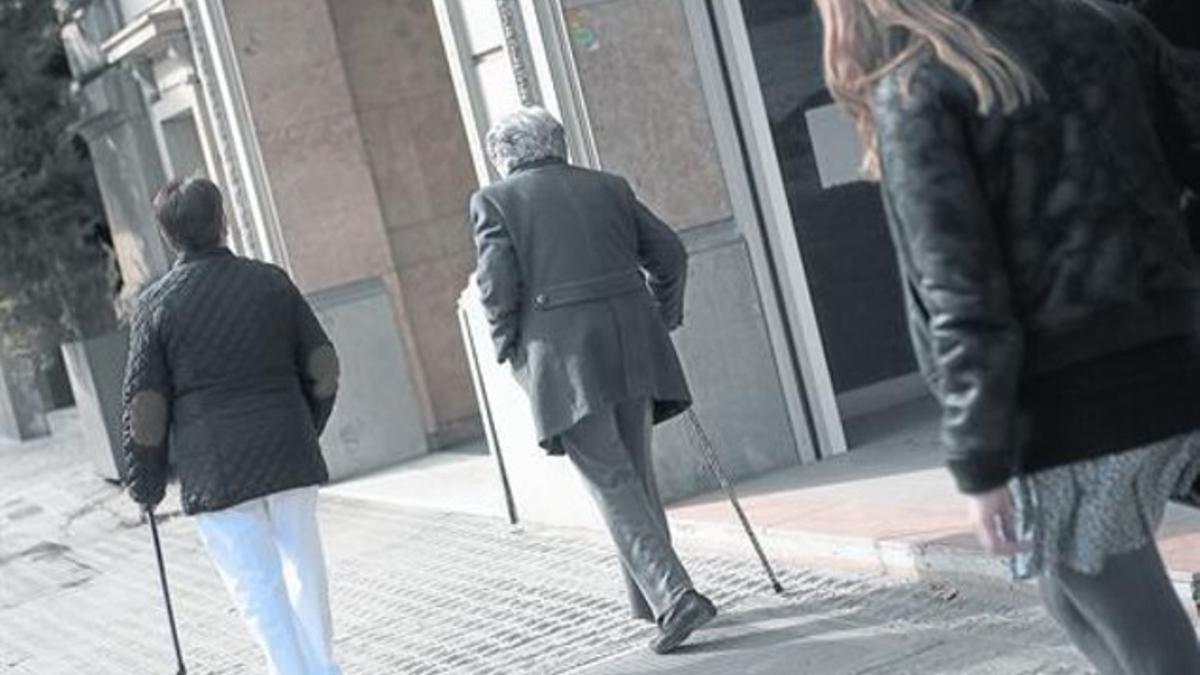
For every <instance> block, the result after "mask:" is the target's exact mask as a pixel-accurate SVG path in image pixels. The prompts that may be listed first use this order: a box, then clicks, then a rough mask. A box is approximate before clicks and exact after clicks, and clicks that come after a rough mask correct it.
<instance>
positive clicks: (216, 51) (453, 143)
mask: <svg viewBox="0 0 1200 675" xmlns="http://www.w3.org/2000/svg"><path fill="white" fill-rule="evenodd" d="M64 12H65V15H66V17H67V19H68V21H67V22H66V24H65V27H64V36H65V37H66V38H67V42H68V44H69V45H71V53H72V61H73V65H74V67H75V70H76V73H77V76H78V79H79V81H80V83H81V85H80V87H81V92H82V94H83V100H84V101H85V102H86V104H87V110H88V114H87V117H86V119H85V121H84V123H83V124H82V125H81V128H80V132H81V133H82V134H84V135H85V137H86V138H87V139H88V141H89V144H90V146H91V148H92V151H93V157H94V160H95V163H96V166H97V173H98V175H99V177H100V182H101V185H102V188H103V191H104V196H105V200H106V203H107V207H108V211H109V218H110V221H111V226H112V229H113V231H114V239H115V240H116V247H117V250H118V253H119V256H120V262H121V267H122V270H123V272H124V274H125V277H126V281H127V287H130V288H135V289H136V288H137V287H138V286H139V285H140V284H142V283H144V282H145V281H147V280H149V279H151V278H153V277H154V276H155V275H156V274H158V273H161V272H162V271H163V270H164V269H165V268H166V266H167V265H168V256H167V253H166V251H165V249H164V248H163V246H162V244H161V242H160V241H159V240H158V237H157V235H156V233H155V230H154V227H153V218H152V214H151V213H150V208H149V202H150V197H151V196H152V195H153V193H154V191H155V190H156V189H157V188H158V186H159V185H161V184H162V182H163V181H164V180H165V179H166V178H167V177H169V176H175V175H186V174H191V173H203V174H205V175H208V176H210V177H212V178H214V179H215V180H217V181H218V182H219V183H220V184H222V185H223V186H224V187H225V190H226V193H227V194H228V196H229V201H230V204H229V213H230V216H231V221H232V222H231V224H232V228H231V229H232V231H233V237H232V239H233V242H232V243H233V245H234V247H235V248H236V249H237V250H238V251H239V252H241V253H243V254H246V255H250V256H254V257H258V258H261V259H265V260H269V261H271V262H274V263H277V264H279V265H281V266H283V267H285V268H287V269H288V270H289V271H290V272H291V273H292V275H293V276H294V277H295V278H296V280H297V281H298V283H299V284H300V285H301V287H302V288H303V289H304V290H305V291H306V292H307V293H309V294H310V296H311V297H312V298H313V299H314V302H315V303H316V304H317V306H318V309H319V310H320V311H321V312H322V317H323V319H324V320H325V321H326V322H327V323H328V324H330V325H331V326H332V332H333V333H334V337H335V340H337V341H338V342H339V346H340V348H341V352H342V353H343V354H344V356H345V360H346V361H347V366H346V367H347V380H348V383H350V382H352V383H353V391H351V392H349V397H348V398H347V399H346V400H345V401H343V403H342V405H341V406H340V407H339V413H338V414H339V415H340V416H341V418H340V419H339V420H335V426H334V429H333V433H332V439H328V440H329V443H330V444H331V445H332V446H334V451H333V452H334V454H335V456H337V457H341V458H342V459H340V460H337V461H343V462H344V466H345V467H347V470H346V472H347V473H349V472H352V471H353V470H358V468H368V465H371V466H375V465H379V464H380V463H387V462H389V461H398V460H400V459H403V458H406V457H411V456H415V455H418V454H421V453H425V452H428V451H430V450H434V449H438V448H444V447H448V446H452V445H454V444H456V443H459V442H462V441H464V440H468V439H471V438H474V437H478V436H479V435H480V434H482V433H483V430H484V428H485V427H487V426H488V425H484V424H481V418H480V413H479V410H480V408H481V406H480V405H479V404H480V403H481V402H482V403H483V405H482V408H483V409H484V410H485V412H486V411H487V410H488V409H489V408H492V407H493V406H489V405H488V401H487V394H486V392H484V395H483V396H482V397H480V398H477V396H476V391H475V388H474V387H473V382H472V379H471V372H470V368H469V364H470V359H468V357H467V354H466V350H464V346H463V341H462V339H460V332H459V326H458V325H457V319H456V302H457V300H458V298H459V294H460V292H461V291H462V289H463V288H464V287H465V286H466V285H467V279H468V275H469V273H470V271H471V269H472V267H473V252H472V249H471V238H470V232H469V229H468V224H467V222H466V217H465V203H466V198H467V196H468V194H469V193H470V191H471V190H472V189H474V188H475V187H476V186H477V185H478V184H480V183H481V182H486V181H489V180H492V179H494V173H493V172H492V170H491V168H490V167H489V166H488V164H487V162H486V160H485V158H484V153H483V149H482V138H483V134H484V132H485V131H486V129H487V128H488V126H489V125H490V124H491V123H492V122H493V121H494V120H496V119H497V118H498V117H499V116H501V115H503V114H505V113H506V112H508V111H510V110H512V109H514V108H515V107H516V106H519V105H522V104H539V105H544V106H545V107H547V108H549V109H550V110H551V111H552V112H554V113H556V114H557V115H559V116H560V117H561V118H562V119H563V121H564V124H565V126H566V128H567V130H568V140H569V145H570V150H571V154H572V161H574V162H575V163H578V164H581V165H585V166H591V167H595V168H601V169H605V170H610V171H615V172H618V173H621V174H623V175H625V176H626V177H628V178H629V179H630V181H631V183H632V184H633V186H634V188H635V190H636V191H637V192H638V194H639V195H640V196H641V197H642V199H643V200H644V201H646V202H647V203H648V204H649V205H650V206H651V207H652V208H653V209H654V210H655V211H656V212H658V213H659V214H660V215H661V216H662V217H663V218H664V219H665V220H667V221H668V222H670V223H672V224H673V225H674V226H675V227H676V228H677V230H678V232H679V233H680V235H681V237H682V238H683V240H684V242H685V243H686V245H687V247H688V249H689V251H690V254H691V274H690V278H691V284H690V288H689V292H688V298H687V303H688V317H687V321H686V325H685V327H684V329H683V330H682V331H681V332H680V334H679V336H678V344H679V347H680V351H681V355H682V358H683V360H684V364H685V366H686V367H687V369H688V372H689V376H690V379H691V382H692V385H693V388H694V391H695V394H696V399H697V410H698V413H699V415H700V418H701V419H702V420H704V422H705V426H706V427H707V428H708V429H709V431H710V432H711V433H712V435H713V436H714V439H715V440H716V441H717V443H718V444H719V445H720V446H721V450H722V454H723V457H724V459H725V461H726V464H727V468H728V469H729V470H730V472H731V473H734V474H735V475H737V476H739V477H741V476H749V475H755V474H760V473H762V472H765V471H768V470H771V469H776V468H779V467H786V466H794V465H799V464H803V463H806V462H811V461H816V460H818V459H820V458H822V457H830V456H834V455H837V454H840V453H842V452H845V451H846V450H847V448H848V447H849V446H851V445H853V442H854V440H855V433H856V432H855V424H856V422H857V421H859V420H862V419H866V418H867V417H869V416H870V415H871V414H873V413H876V412H879V411H881V410H886V409H888V408H890V407H892V406H895V405H898V404H901V403H904V402H905V401H909V400H912V399H913V398H914V397H916V396H918V395H919V393H918V392H919V391H920V388H919V386H918V384H919V383H918V381H917V378H916V376H915V374H914V370H915V365H914V364H913V360H912V357H911V354H910V353H909V351H908V346H907V341H906V336H905V333H904V327H903V319H902V316H903V314H902V309H901V297H900V296H899V294H898V291H897V288H898V284H896V283H895V278H896V276H895V268H894V261H893V258H892V253H891V250H890V245H889V244H888V241H887V235H886V229H885V227H884V223H883V216H882V209H881V207H880V205H879V198H878V195H877V190H875V188H874V187H873V186H871V185H869V184H867V183H864V182H862V181H860V180H858V177H857V176H858V174H857V171H856V169H857V159H856V153H857V145H856V142H855V140H854V135H853V130H852V128H850V126H849V125H848V123H847V121H846V119H845V118H844V116H842V115H841V113H840V112H839V111H838V109H837V108H836V107H835V106H832V105H831V101H830V100H829V97H828V94H827V93H826V92H825V91H824V88H823V86H822V83H821V63H820V45H819V37H820V32H819V20H818V18H817V15H816V12H815V7H814V6H813V5H812V3H811V2H809V1H807V0H729V1H726V0H245V1H242V2H223V1H222V0H156V1H150V0H91V1H84V2H77V3H75V4H74V5H73V6H71V7H68V8H66V9H65V10H64ZM485 417H486V416H485ZM488 421H489V422H492V423H495V422H497V420H488ZM498 421H499V422H501V423H503V420H498ZM489 438H491V440H492V441H493V445H494V442H495V440H496V439H495V434H492V435H490V436H489ZM848 439H849V440H848ZM659 441H660V446H661V452H660V453H659V456H658V458H657V462H658V464H659V471H660V476H661V477H662V482H663V483H664V485H663V488H664V492H665V493H666V494H667V495H668V496H674V497H678V496H683V495H687V494H692V493H694V492H696V491H698V490H701V489H703V488H705V487H708V486H711V479H710V478H709V477H708V476H707V474H706V471H705V469H704V468H703V466H701V465H700V464H699V463H698V462H696V461H695V459H694V456H693V455H692V454H690V451H689V450H688V449H687V447H686V446H687V439H686V435H685V434H684V431H683V428H682V426H681V425H670V426H668V427H667V428H664V429H663V430H662V432H661V433H660V435H659ZM399 446H403V447H399ZM503 450H504V451H505V452H506V453H507V454H509V455H512V454H513V453H534V452H537V451H536V448H503ZM335 463H336V462H335ZM351 467H354V468H351Z"/></svg>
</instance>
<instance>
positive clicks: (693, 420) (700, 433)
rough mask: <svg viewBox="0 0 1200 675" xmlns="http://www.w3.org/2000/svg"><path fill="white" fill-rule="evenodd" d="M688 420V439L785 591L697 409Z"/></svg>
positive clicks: (780, 590)
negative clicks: (694, 442) (696, 449)
mask: <svg viewBox="0 0 1200 675" xmlns="http://www.w3.org/2000/svg"><path fill="white" fill-rule="evenodd" d="M686 422H687V429H686V431H687V435H688V440H689V441H691V440H693V439H695V440H696V441H697V442H698V443H699V445H700V454H701V456H702V457H703V458H704V462H705V464H707V465H708V470H709V471H712V473H713V475H714V476H716V478H717V482H718V483H720V484H721V489H722V490H723V491H724V492H725V496H726V497H728V498H729V503H730V504H732V505H733V510H734V511H735V512H736V513H737V517H738V520H739V521H741V523H742V529H744V530H745V531H746V536H747V537H749V538H750V544H751V546H753V547H754V552H755V553H756V554H757V555H758V561H759V562H761V563H762V566H763V569H764V570H766V572H767V578H768V579H770V580H771V588H772V589H774V591H775V592H776V593H783V584H781V583H779V578H778V577H776V576H775V570H773V569H771V563H770V562H769V561H768V560H767V554H766V553H764V552H763V549H762V545H760V544H759V543H758V537H757V536H755V535H754V528H753V527H751V526H750V519H749V518H747V517H746V512H745V511H742V505H741V503H739V502H738V498H737V493H735V492H734V491H733V485H731V484H730V483H729V481H728V480H726V479H725V472H724V470H722V469H721V460H720V459H719V458H718V457H717V451H716V448H714V447H713V444H712V441H710V440H709V438H708V434H707V433H705V432H704V427H702V426H700V419H699V418H698V417H696V411H694V410H691V409H689V410H688V411H687V418H686ZM688 445H692V443H690V442H689V443H688Z"/></svg>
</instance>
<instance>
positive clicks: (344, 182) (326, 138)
mask: <svg viewBox="0 0 1200 675" xmlns="http://www.w3.org/2000/svg"><path fill="white" fill-rule="evenodd" d="M426 4H427V3H424V2H417V1H415V0H414V1H407V2H371V1H367V0H349V1H347V2H341V1H339V2H326V0H261V1H256V2H253V3H225V7H224V10H225V13H226V18H227V22H228V25H229V29H230V38H231V40H232V43H233V47H234V53H235V54H236V55H237V59H238V63H237V67H238V70H239V71H240V75H241V84H242V86H243V87H244V90H245V94H246V100H247V103H248V107H249V109H250V116H251V118H252V121H253V129H254V132H255V135H256V140H257V143H258V146H259V148H260V150H261V155H262V159H263V164H264V165H265V168H266V174H267V178H268V180H269V183H270V190H271V195H272V197H273V201H274V203H275V205H276V207H277V211H278V215H279V223H280V230H281V236H282V240H283V244H284V248H285V249H286V253H287V256H286V257H287V260H288V262H289V265H290V268H291V271H292V273H293V275H294V276H295V278H296V280H297V282H298V283H299V284H300V285H301V287H302V288H303V289H305V290H306V291H308V292H315V291H324V290H327V289H332V288H337V287H345V286H349V285H353V284H357V283H360V282H362V281H364V280H369V279H378V280H380V281H381V282H382V284H383V285H384V287H385V288H386V289H387V290H388V293H389V297H390V298H391V301H392V306H391V310H392V315H393V316H392V319H393V320H394V322H395V328H396V332H397V333H398V334H399V336H400V338H401V340H402V344H403V350H401V354H402V357H403V358H404V359H405V364H404V367H403V370H404V371H405V372H406V373H407V374H408V380H409V381H408V382H405V383H397V386H405V387H411V389H412V391H413V393H414V396H413V397H411V398H412V400H413V401H416V405H418V406H419V411H418V412H419V415H420V419H421V420H423V425H424V432H425V434H426V437H427V439H428V442H429V444H430V445H432V446H441V445H446V444H449V443H453V442H454V441H457V440H460V439H462V438H464V437H471V436H475V435H476V434H477V433H478V422H477V417H476V415H477V413H476V411H475V405H474V399H473V396H472V394H471V389H470V387H469V380H468V377H467V372H466V369H465V366H464V359H463V357H462V352H461V346H460V343H459V341H458V339H457V335H458V332H457V326H456V324H455V296H456V293H457V291H458V289H459V288H461V287H462V284H463V282H464V281H465V278H466V274H467V273H468V271H469V269H470V267H471V259H470V257H469V255H468V253H469V250H470V249H469V242H470V240H469V237H468V236H467V235H468V232H467V230H466V226H465V217H464V216H463V215H462V214H463V212H464V206H463V204H464V203H465V199H466V196H467V193H468V192H469V190H470V188H471V187H472V173H471V169H470V163H469V157H468V156H467V155H466V152H465V150H464V149H463V148H465V141H464V140H463V138H462V131H461V128H459V124H458V117H457V115H456V114H455V112H454V111H455V109H454V97H453V92H452V90H451V89H450V84H449V73H448V71H447V70H446V67H445V63H444V56H443V54H442V51H441V47H440V43H439V42H437V28H436V22H435V21H434V19H433V15H432V11H431V10H430V9H429V8H428V7H425V5H426ZM439 80H445V83H444V84H443V83H441V82H439ZM381 330H382V328H381ZM398 398H403V399H406V398H408V397H406V396H405V397H398Z"/></svg>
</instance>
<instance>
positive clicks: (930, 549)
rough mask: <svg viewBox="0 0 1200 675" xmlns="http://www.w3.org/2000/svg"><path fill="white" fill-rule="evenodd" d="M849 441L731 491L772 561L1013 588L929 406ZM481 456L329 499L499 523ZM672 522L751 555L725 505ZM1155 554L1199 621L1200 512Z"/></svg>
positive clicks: (376, 479) (578, 522) (579, 495)
mask: <svg viewBox="0 0 1200 675" xmlns="http://www.w3.org/2000/svg"><path fill="white" fill-rule="evenodd" d="M855 432H856V434H857V437H856V438H855V441H856V449H854V450H853V451H851V452H849V453H848V454H846V455H843V456H840V457H837V458H833V459H828V460H825V461H822V462H819V463H817V464H812V465H807V466H803V467H795V468H792V469H789V470H785V471H779V472H775V473H772V474H769V475H767V476H764V477H762V478H759V479H757V480H752V481H747V482H743V483H740V484H739V485H738V486H737V491H738V494H739V497H740V500H741V503H742V506H743V508H744V509H745V511H746V514H747V516H748V517H749V519H750V521H751V523H753V525H754V527H755V530H756V533H757V534H758V536H759V538H760V539H761V540H762V543H763V546H764V547H765V549H766V550H767V553H768V555H769V556H770V557H771V558H772V559H777V560H780V561H787V562H789V563H793V564H797V565H802V566H807V567H813V568H816V569H836V570H841V571H849V572H855V573H864V574H884V575H889V576H892V577H896V578H900V579H912V578H927V579H933V580H966V581H969V582H979V581H984V582H987V583H992V584H1006V583H1007V582H1008V579H1009V577H1008V568H1007V564H1006V563H1005V561H1003V560H1001V559H996V558H991V557H989V556H987V555H986V554H985V553H984V552H983V551H982V550H981V549H980V548H979V546H978V545H977V544H976V543H975V538H974V536H973V535H972V534H971V532H970V531H969V530H968V528H967V527H966V525H965V516H964V506H963V500H962V497H961V496H960V495H959V494H958V492H957V491H956V489H955V487H954V484H953V482H952V480H951V478H950V475H949V473H948V472H947V471H946V470H945V468H944V467H943V465H942V458H941V451H940V449H939V444H938V441H937V421H936V417H935V416H933V415H931V414H929V410H928V409H927V408H926V407H924V404H915V405H914V406H911V407H909V408H906V409H899V410H897V411H895V412H894V413H893V414H891V415H883V416H879V417H876V418H874V419H872V420H871V422H870V423H869V424H865V425H858V426H857V427H856V428H855ZM530 451H531V452H533V451H534V450H530ZM483 452H484V451H483V449H482V448H472V449H471V452H470V453H468V454H458V453H438V454H435V455H431V456H429V457H426V458H422V459H420V460H417V461H415V462H411V463H408V464H404V465H401V466H398V467H395V468H393V469H390V470H387V471H384V472H381V473H379V474H376V475H373V476H368V477H365V478H362V479H359V480H356V481H352V482H350V483H348V484H345V485H339V486H334V487H333V488H331V490H332V491H333V492H334V493H337V494H341V495H344V496H349V497H355V498H364V499H372V500H379V501H384V502H389V503H393V504H396V505H400V506H408V507H418V508H425V509H433V510H438V511H449V512H459V513H472V514H476V515H484V516H492V517H496V518H503V517H505V515H506V511H505V507H504V501H503V498H502V493H501V491H500V488H499V487H498V479H497V477H496V468H495V466H494V463H493V460H492V458H491V457H489V456H487V455H486V454H481V453H483ZM545 461H548V462H555V461H561V460H556V459H546V460H545ZM546 489H549V488H546ZM553 489H555V490H557V491H559V492H561V501H560V503H562V504H564V505H565V506H564V509H562V512H561V513H558V514H555V518H557V520H556V521H555V522H554V523H553V524H554V525H564V526H571V527H586V528H591V529H597V530H598V529H600V528H601V527H602V524H601V521H600V518H599V516H598V515H597V514H596V513H595V511H594V509H592V508H591V507H590V504H589V503H584V504H583V506H582V507H581V506H578V505H579V504H581V503H583V502H585V501H586V495H585V493H584V488H583V487H582V485H580V484H579V483H578V481H563V482H562V483H561V484H559V485H556V486H553ZM669 512H670V518H671V522H672V527H673V529H674V530H675V532H676V534H677V535H678V536H679V537H681V538H683V539H688V540H695V541H698V542H703V543H704V544H705V545H707V546H714V547H718V548H721V549H722V550H726V551H730V552H735V553H739V554H744V553H749V550H750V549H749V544H748V543H747V540H746V536H745V534H744V532H743V531H742V528H741V526H740V524H739V523H738V521H737V518H736V516H735V514H734V512H733V510H732V509H731V508H730V505H729V502H728V501H727V500H726V498H725V496H724V494H722V493H720V492H716V493H710V494H707V495H704V496H701V497H698V498H695V499H690V500H686V501H684V502H682V503H678V504H675V505H673V506H671V507H670V508H669ZM1160 546H1161V548H1162V550H1163V553H1164V557H1165V559H1166V561H1167V564H1168V566H1169V568H1170V570H1171V572H1172V578H1173V580H1174V582H1175V586H1176V590H1177V591H1178V592H1179V594H1180V596H1181V598H1183V600H1184V601H1185V604H1187V606H1188V607H1189V609H1190V610H1191V611H1193V613H1194V612H1195V609H1196V607H1195V605H1196V602H1195V598H1196V597H1197V594H1198V593H1200V510H1196V509H1186V508H1182V507H1177V506H1172V507H1171V508H1170V509H1169V510H1168V513H1167V520H1166V523H1165V525H1164V528H1163V530H1162V531H1161V536H1160Z"/></svg>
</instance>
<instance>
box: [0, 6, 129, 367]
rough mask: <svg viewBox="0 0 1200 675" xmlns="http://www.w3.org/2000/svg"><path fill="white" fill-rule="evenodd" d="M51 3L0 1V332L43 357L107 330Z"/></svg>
mask: <svg viewBox="0 0 1200 675" xmlns="http://www.w3.org/2000/svg"><path fill="white" fill-rule="evenodd" d="M75 121H76V108H75V106H74V105H73V99H72V96H71V74H70V71H69V68H68V64H67V60H66V56H65V53H64V50H63V46H62V42H61V39H60V37H59V31H58V23H57V20H56V15H55V12H54V9H53V7H52V6H51V2H50V0H0V337H3V339H4V343H3V344H2V345H0V346H3V347H5V348H6V351H8V352H9V353H10V354H12V353H16V354H22V353H23V354H45V353H48V352H49V351H51V350H54V349H56V348H57V345H58V344H60V343H61V342H62V341H65V340H70V339H77V338H80V337H89V336H93V335H98V334H100V333H103V332H106V331H108V330H111V329H112V328H113V327H114V324H115V319H114V313H113V305H112V289H113V281H114V280H113V274H114V271H113V266H112V263H111V258H110V256H109V254H108V251H107V249H106V248H105V247H104V246H102V245H100V242H99V241H98V236H97V235H98V233H100V232H102V231H103V218H104V216H103V207H102V202H101V199H100V195H99V190H98V188H97V185H96V180H95V176H94V174H93V173H92V166H91V162H90V160H89V158H88V154H87V145H86V144H85V143H84V142H83V140H82V139H81V138H79V137H78V136H77V135H75V134H74V133H72V125H73V124H74V123H75Z"/></svg>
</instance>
